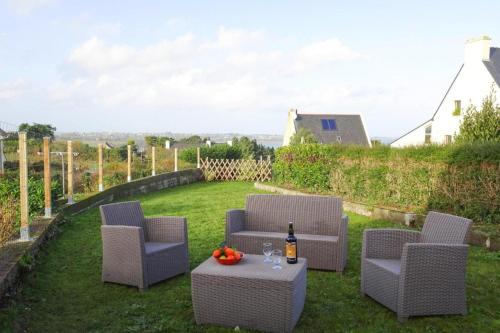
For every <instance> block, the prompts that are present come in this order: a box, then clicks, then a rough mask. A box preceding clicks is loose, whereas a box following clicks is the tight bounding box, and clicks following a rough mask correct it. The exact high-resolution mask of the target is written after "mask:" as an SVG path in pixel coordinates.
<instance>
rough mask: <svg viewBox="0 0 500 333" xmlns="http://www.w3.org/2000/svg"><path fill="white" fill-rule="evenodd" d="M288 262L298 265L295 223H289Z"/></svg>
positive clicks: (286, 243)
mask: <svg viewBox="0 0 500 333" xmlns="http://www.w3.org/2000/svg"><path fill="white" fill-rule="evenodd" d="M285 247H286V262H287V263H289V264H296V263H297V238H296V237H295V235H294V234H293V222H289V223H288V237H287V238H286V239H285Z"/></svg>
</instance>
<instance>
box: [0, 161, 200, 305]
mask: <svg viewBox="0 0 500 333" xmlns="http://www.w3.org/2000/svg"><path fill="white" fill-rule="evenodd" d="M202 179H203V175H202V172H201V170H200V169H189V170H182V171H178V172H168V173H163V174H160V175H157V176H151V177H145V178H141V179H138V180H134V181H132V182H130V183H126V184H121V185H117V186H114V187H111V188H109V189H107V190H104V191H103V192H100V193H97V194H95V195H93V196H91V197H88V198H85V199H83V200H81V201H78V202H76V203H74V204H72V205H67V206H65V207H63V208H62V209H61V211H60V212H59V213H57V214H55V215H54V216H52V217H51V218H50V219H38V220H35V221H33V222H32V223H31V224H30V233H31V237H33V240H31V241H29V242H20V241H18V240H15V241H11V242H8V243H7V244H5V245H4V246H3V247H1V248H0V300H1V299H2V297H3V296H4V295H12V294H13V293H15V289H16V288H15V287H16V285H17V281H18V280H19V277H20V276H21V273H22V272H23V271H25V270H29V269H31V267H30V264H27V263H28V262H30V261H31V258H33V257H34V256H35V255H36V253H37V252H38V250H39V249H40V247H41V246H42V245H43V244H44V243H45V242H46V241H47V240H49V239H50V238H52V237H53V235H54V234H56V232H57V225H58V224H59V223H62V222H64V216H67V215H75V214H78V213H79V212H82V211H84V210H87V209H90V208H93V207H96V206H98V205H101V204H103V203H109V202H112V201H114V200H118V199H122V198H126V197H128V196H134V195H137V194H146V193H151V192H155V191H160V190H163V189H165V188H170V187H176V186H179V185H185V184H190V183H194V182H198V181H200V180H202Z"/></svg>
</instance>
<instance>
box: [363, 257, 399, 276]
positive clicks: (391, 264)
mask: <svg viewBox="0 0 500 333" xmlns="http://www.w3.org/2000/svg"><path fill="white" fill-rule="evenodd" d="M365 260H366V261H369V262H370V263H372V264H373V265H376V266H379V267H380V268H382V269H385V270H387V271H389V272H391V273H392V274H396V275H399V273H400V272H401V260H400V259H365Z"/></svg>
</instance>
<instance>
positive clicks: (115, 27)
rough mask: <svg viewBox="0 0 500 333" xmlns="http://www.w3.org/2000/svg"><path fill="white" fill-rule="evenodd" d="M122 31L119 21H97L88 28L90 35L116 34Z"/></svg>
mask: <svg viewBox="0 0 500 333" xmlns="http://www.w3.org/2000/svg"><path fill="white" fill-rule="evenodd" d="M121 31H122V25H121V23H119V22H103V23H97V24H94V25H92V26H90V28H89V33H90V35H93V36H102V35H118V34H120V33H121Z"/></svg>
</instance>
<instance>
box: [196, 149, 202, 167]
mask: <svg viewBox="0 0 500 333" xmlns="http://www.w3.org/2000/svg"><path fill="white" fill-rule="evenodd" d="M200 156H201V154H200V147H196V167H197V168H198V169H199V168H200V167H201V163H200Z"/></svg>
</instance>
